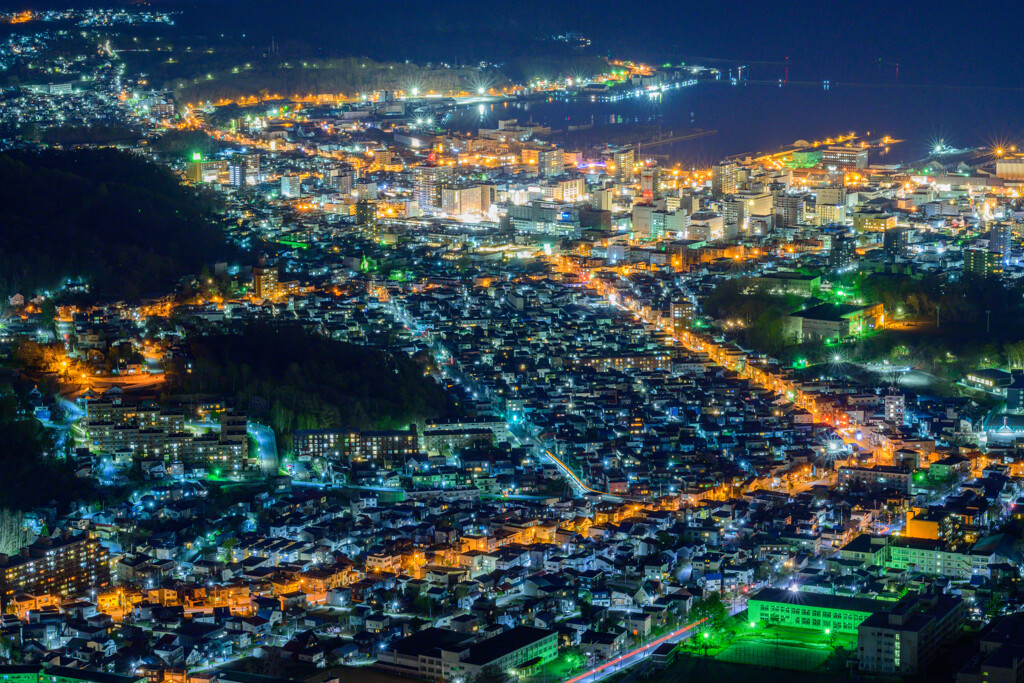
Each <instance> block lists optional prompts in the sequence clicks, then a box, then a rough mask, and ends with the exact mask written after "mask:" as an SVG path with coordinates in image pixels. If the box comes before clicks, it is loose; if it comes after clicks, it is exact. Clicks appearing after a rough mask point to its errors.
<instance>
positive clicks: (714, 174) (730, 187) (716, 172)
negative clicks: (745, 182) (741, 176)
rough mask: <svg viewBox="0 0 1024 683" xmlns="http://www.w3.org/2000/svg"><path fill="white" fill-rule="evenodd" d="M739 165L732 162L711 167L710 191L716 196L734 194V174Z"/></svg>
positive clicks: (735, 174) (735, 187)
mask: <svg viewBox="0 0 1024 683" xmlns="http://www.w3.org/2000/svg"><path fill="white" fill-rule="evenodd" d="M738 170H739V167H738V166H737V165H736V164H734V163H728V164H718V165H716V166H712V167H711V191H712V192H713V193H714V195H715V196H716V197H721V196H724V195H727V194H736V189H737V186H736V176H737V172H738Z"/></svg>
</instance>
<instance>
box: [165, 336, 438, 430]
mask: <svg viewBox="0 0 1024 683" xmlns="http://www.w3.org/2000/svg"><path fill="white" fill-rule="evenodd" d="M189 352H190V353H191V355H192V358H193V359H194V360H193V361H192V367H191V371H190V372H179V373H177V374H178V376H179V377H181V384H182V386H181V389H182V390H184V391H186V392H189V393H212V394H222V395H226V396H231V397H234V398H235V401H236V405H238V406H240V407H242V408H243V409H247V410H248V411H249V412H250V413H251V414H254V415H256V416H257V417H259V416H260V414H262V417H263V418H264V419H267V420H269V422H270V424H271V426H272V427H273V428H274V430H275V431H276V432H277V434H278V437H279V438H280V437H285V439H284V441H285V442H287V436H288V435H289V434H290V433H291V432H292V431H294V430H296V429H322V428H327V427H346V428H355V429H399V428H404V427H405V426H406V425H407V424H409V423H411V422H421V421H423V420H424V419H426V418H431V417H442V416H444V415H446V414H448V413H450V412H452V411H453V408H452V406H451V403H450V401H449V399H448V397H447V396H446V394H445V393H444V391H443V390H442V389H441V388H440V387H439V386H438V385H437V384H436V383H435V382H434V381H433V380H432V379H430V378H429V377H427V376H425V375H424V369H423V367H422V366H420V365H419V364H418V363H416V362H415V361H413V360H412V359H410V358H409V357H408V356H405V355H403V354H396V355H392V354H390V353H386V352H384V351H379V350H377V349H372V348H368V347H363V346H356V345H353V344H346V343H342V342H338V341H334V340H331V339H328V338H326V337H323V336H320V335H317V334H314V333H312V332H307V331H305V330H303V329H302V328H300V327H283V328H280V327H279V328H273V327H266V326H251V327H247V328H245V329H244V330H241V331H239V332H234V333H230V334H217V335H210V336H206V337H197V338H194V339H192V340H190V342H189Z"/></svg>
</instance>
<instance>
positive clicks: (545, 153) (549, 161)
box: [537, 147, 565, 178]
mask: <svg viewBox="0 0 1024 683" xmlns="http://www.w3.org/2000/svg"><path fill="white" fill-rule="evenodd" d="M537 173H538V174H539V175H540V176H541V177H543V178H552V177H554V176H560V175H562V174H564V173H565V151H564V150H562V149H561V148H559V147H552V148H550V149H542V150H540V151H539V152H537Z"/></svg>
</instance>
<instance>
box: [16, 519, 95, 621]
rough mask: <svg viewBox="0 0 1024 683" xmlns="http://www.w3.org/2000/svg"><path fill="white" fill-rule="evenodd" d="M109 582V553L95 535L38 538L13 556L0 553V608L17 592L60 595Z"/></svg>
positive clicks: (81, 593)
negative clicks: (93, 536) (91, 536)
mask: <svg viewBox="0 0 1024 683" xmlns="http://www.w3.org/2000/svg"><path fill="white" fill-rule="evenodd" d="M108 585H110V555H109V553H108V552H107V549H106V548H104V547H103V546H101V545H100V542H99V541H98V540H96V539H95V538H90V537H89V536H88V535H86V534H78V535H77V536H75V535H71V534H70V533H65V534H64V535H63V536H56V537H53V538H40V539H38V540H36V542H35V543H33V544H32V545H30V546H27V547H25V548H23V549H22V550H21V552H20V553H19V554H17V555H0V607H6V606H7V604H8V602H9V601H10V600H11V598H12V597H14V596H15V595H16V594H18V593H47V594H50V595H59V596H62V597H73V596H78V595H84V594H85V593H86V591H89V590H92V589H96V588H103V587H105V586H108Z"/></svg>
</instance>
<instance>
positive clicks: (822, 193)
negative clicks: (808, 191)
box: [814, 185, 846, 206]
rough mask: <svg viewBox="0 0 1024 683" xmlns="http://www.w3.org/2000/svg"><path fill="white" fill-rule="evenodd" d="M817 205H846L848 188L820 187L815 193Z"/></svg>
mask: <svg viewBox="0 0 1024 683" xmlns="http://www.w3.org/2000/svg"><path fill="white" fill-rule="evenodd" d="M814 202H815V204H842V205H844V206H845V205H846V188H845V187H843V186H841V185H840V186H838V187H819V188H818V189H817V190H815V192H814Z"/></svg>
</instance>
